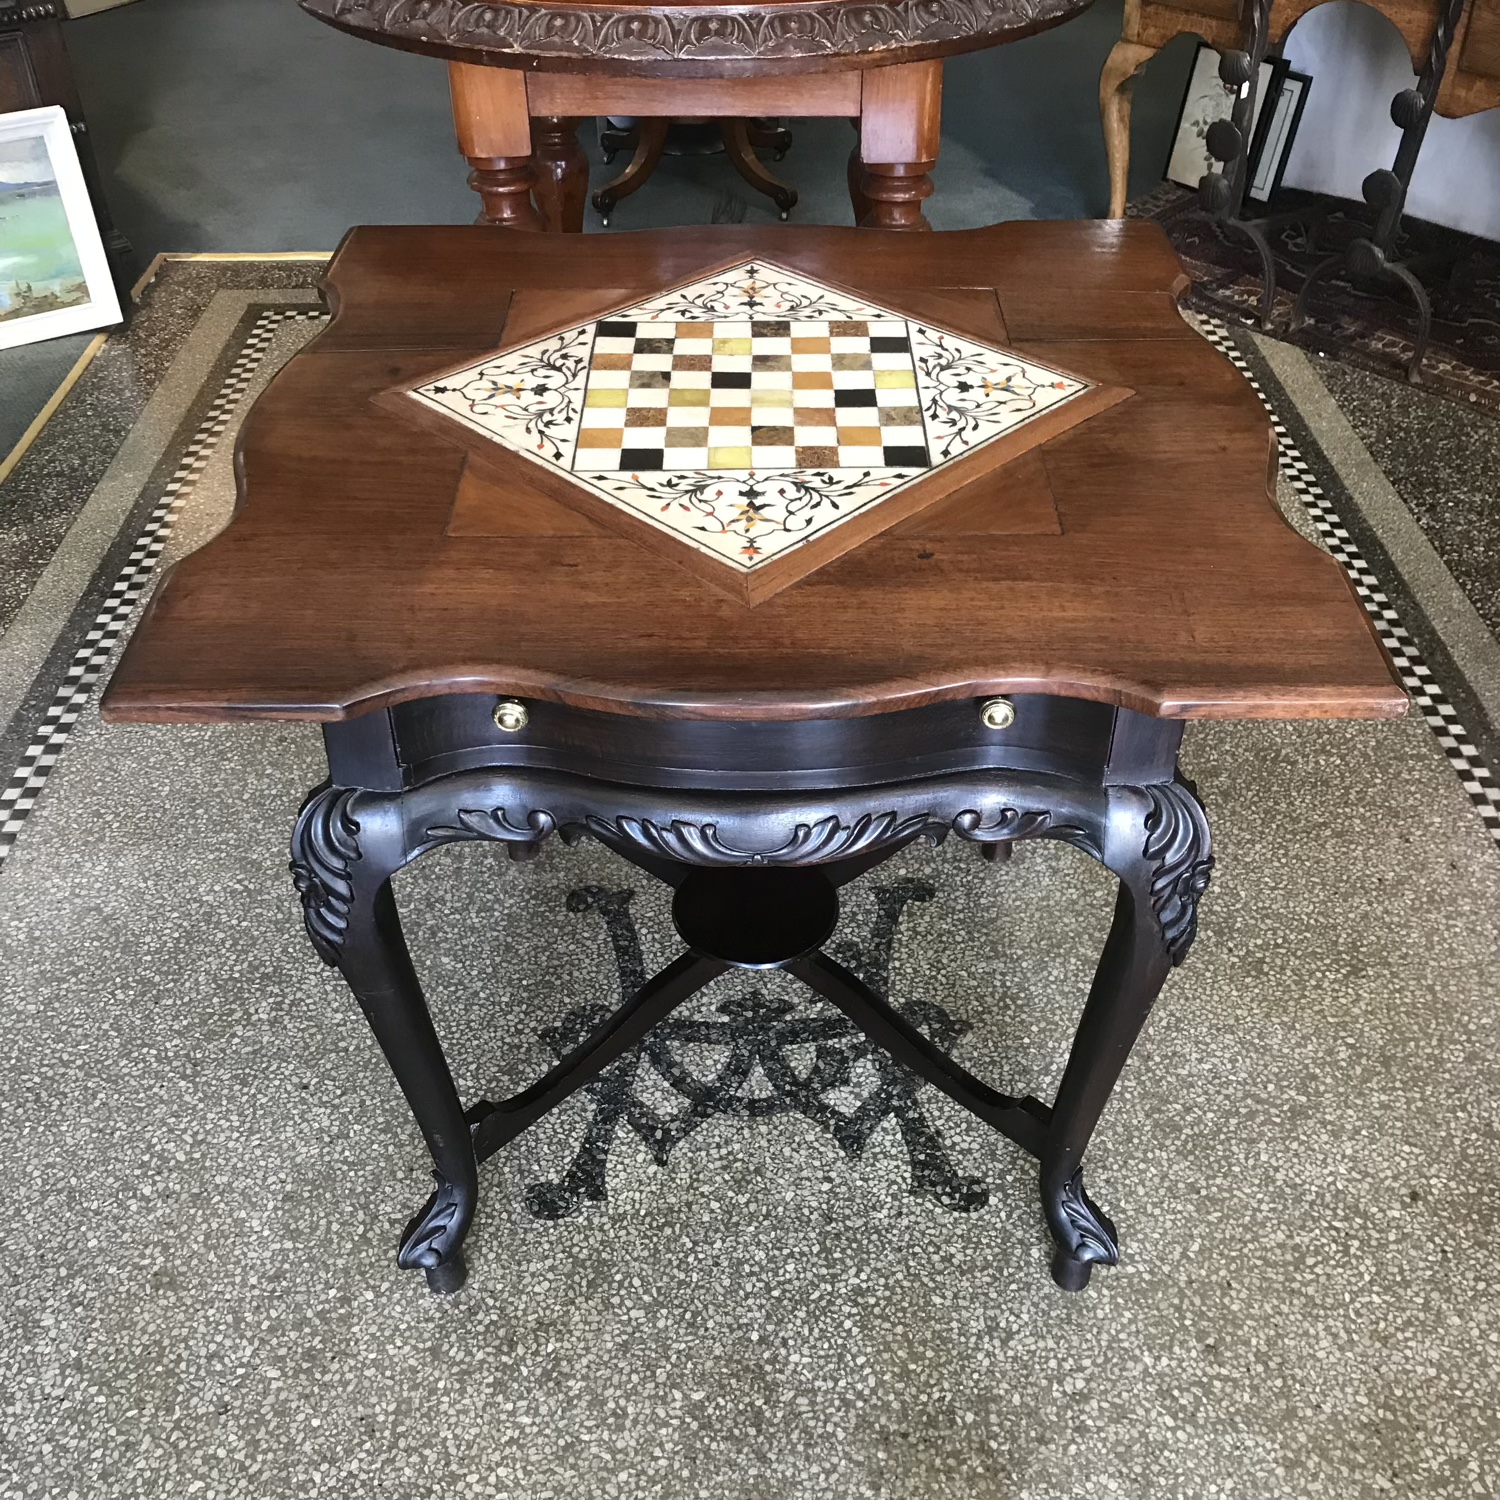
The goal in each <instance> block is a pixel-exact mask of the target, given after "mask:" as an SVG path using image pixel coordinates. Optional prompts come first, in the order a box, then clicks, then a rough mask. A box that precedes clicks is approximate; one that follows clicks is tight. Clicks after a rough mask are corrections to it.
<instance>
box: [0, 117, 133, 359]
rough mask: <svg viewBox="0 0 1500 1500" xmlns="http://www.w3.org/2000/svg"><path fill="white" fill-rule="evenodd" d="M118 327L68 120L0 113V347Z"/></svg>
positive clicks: (103, 256) (111, 284) (113, 293)
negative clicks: (115, 325)
mask: <svg viewBox="0 0 1500 1500" xmlns="http://www.w3.org/2000/svg"><path fill="white" fill-rule="evenodd" d="M121 321H122V317H121V311H120V298H119V294H118V293H117V292H116V290H115V285H114V280H113V278H112V277H111V275H110V266H109V260H108V257H107V256H106V254H105V251H104V242H103V240H102V238H101V237H100V233H99V225H98V223H97V222H96V220H95V218H94V208H93V204H92V202H91V201H90V199H89V191H88V186H87V184H86V183H85V181H84V177H83V169H82V167H81V166H80V165H79V162H78V151H77V148H76V147H75V146H74V144H73V134H72V131H71V130H70V129H69V127H68V117H67V114H66V113H65V112H64V110H63V109H62V108H61V107H60V106H59V105H55V104H52V105H47V106H45V107H44V108H42V109H21V110H15V111H13V112H11V113H9V114H0V349H14V348H17V347H18V346H20V345H22V344H34V343H39V342H40V341H41V340H43V339H52V338H58V337H61V336H62V335H63V334H69V333H87V332H90V331H92V330H94V329H98V328H108V327H110V326H112V325H113V324H116V323H119V322H121Z"/></svg>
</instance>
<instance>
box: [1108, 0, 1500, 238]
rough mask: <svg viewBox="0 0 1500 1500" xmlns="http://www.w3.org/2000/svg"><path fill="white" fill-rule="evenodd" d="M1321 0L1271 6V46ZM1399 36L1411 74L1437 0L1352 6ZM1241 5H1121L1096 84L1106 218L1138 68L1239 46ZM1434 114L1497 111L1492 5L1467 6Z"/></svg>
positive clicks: (1116, 206)
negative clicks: (1177, 48)
mask: <svg viewBox="0 0 1500 1500" xmlns="http://www.w3.org/2000/svg"><path fill="white" fill-rule="evenodd" d="M1323 3H1324V0H1274V4H1273V5H1272V7H1271V33H1270V40H1271V42H1272V43H1277V42H1282V41H1285V40H1286V37H1287V34H1288V33H1289V32H1290V31H1291V29H1292V27H1293V26H1295V25H1296V24H1297V22H1298V21H1300V20H1301V19H1302V17H1303V16H1305V15H1306V14H1307V13H1308V12H1309V11H1311V10H1315V9H1316V8H1317V7H1318V6H1319V5H1321V4H1323ZM1360 3H1361V4H1364V5H1369V6H1371V7H1372V8H1374V9H1375V10H1378V11H1379V12H1380V13H1381V14H1382V15H1383V16H1385V17H1386V19H1387V20H1388V21H1390V23H1391V24H1392V25H1393V26H1394V27H1395V28H1396V30H1397V31H1398V32H1399V33H1400V35H1401V39H1402V41H1403V42H1404V43H1405V44H1406V50H1407V51H1408V52H1409V53H1410V54H1411V65H1412V71H1413V72H1416V73H1420V72H1421V71H1422V67H1423V65H1424V64H1425V63H1426V61H1427V54H1428V51H1429V49H1430V47H1431V45H1432V35H1433V32H1434V30H1435V29H1436V27H1437V20H1438V13H1439V11H1440V9H1441V4H1442V0H1360ZM1245 25H1246V17H1245V12H1244V10H1243V8H1242V4H1241V0H1125V24H1124V26H1123V27H1122V28H1121V32H1120V40H1119V41H1118V42H1116V43H1115V46H1114V50H1113V51H1112V52H1111V53H1110V55H1109V57H1108V59H1107V60H1106V62H1105V64H1104V71H1103V73H1102V74H1101V76H1100V80H1099V112H1100V118H1101V120H1102V121H1103V125H1104V147H1105V152H1106V154H1107V155H1108V158H1109V183H1110V196H1109V216H1110V217H1111V218H1113V219H1119V218H1123V217H1124V215H1125V201H1126V193H1127V184H1128V179H1129V176H1130V96H1131V93H1132V91H1133V89H1134V87H1135V81H1136V79H1137V78H1138V77H1139V76H1140V74H1141V71H1142V69H1144V68H1145V66H1146V64H1147V63H1149V62H1150V61H1151V59H1152V58H1153V57H1155V56H1156V54H1157V53H1158V52H1159V51H1160V50H1161V49H1162V48H1163V47H1165V46H1166V44H1167V43H1168V42H1170V41H1171V40H1172V38H1173V37H1175V36H1180V35H1182V34H1183V33H1184V32H1189V33H1193V34H1196V35H1197V36H1201V37H1202V38H1203V40H1204V41H1206V42H1207V43H1209V45H1210V46H1213V47H1217V48H1218V49H1219V50H1220V51H1221V52H1222V51H1226V50H1229V49H1232V48H1236V47H1243V46H1244V44H1245ZM1436 108H1437V113H1438V114H1440V115H1446V116H1448V117H1449V118H1451V119H1457V118H1460V117H1462V116H1464V115H1472V114H1478V113H1479V112H1480V111H1482V110H1487V109H1495V108H1500V0H1469V3H1468V6H1467V7H1466V9H1465V12H1464V15H1463V17H1462V18H1461V19H1460V21H1459V25H1458V31H1457V33H1456V34H1455V36H1454V39H1453V49H1452V53H1451V55H1450V60H1449V64H1448V71H1447V73H1446V74H1445V76H1444V78H1443V82H1442V85H1441V87H1440V88H1439V89H1438V95H1437V106H1436Z"/></svg>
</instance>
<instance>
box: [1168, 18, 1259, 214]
mask: <svg viewBox="0 0 1500 1500" xmlns="http://www.w3.org/2000/svg"><path fill="white" fill-rule="evenodd" d="M1287 71H1288V64H1287V63H1286V62H1284V61H1283V60H1282V59H1280V58H1274V57H1268V58H1266V59H1265V61H1264V62H1262V63H1261V65H1260V79H1259V83H1258V87H1257V88H1256V93H1255V114H1254V117H1253V118H1252V120H1251V122H1250V162H1249V169H1250V174H1251V176H1252V177H1253V175H1254V172H1255V163H1256V153H1257V151H1258V149H1259V146H1260V142H1261V138H1262V136H1263V135H1264V132H1265V127H1266V126H1267V124H1268V123H1269V121H1270V115H1269V114H1268V113H1267V110H1266V104H1267V102H1268V101H1269V100H1271V99H1272V98H1274V97H1275V95H1276V93H1277V90H1278V80H1279V78H1280V77H1281V75H1283V74H1285V73H1286V72H1287ZM1233 107H1234V94H1233V91H1232V90H1230V89H1228V88H1226V87H1225V86H1224V85H1223V84H1222V83H1221V82H1220V81H1219V53H1218V51H1217V49H1216V48H1213V47H1210V46H1209V44H1208V43H1207V42H1199V43H1198V51H1197V53H1196V54H1195V55H1194V57H1193V66H1192V69H1191V70H1190V71H1189V73H1188V81H1187V87H1186V88H1185V89H1184V90H1183V95H1182V107H1181V109H1179V111H1178V114H1177V129H1176V131H1175V132H1174V134H1173V137H1172V148H1171V152H1170V154H1169V155H1168V157H1167V165H1166V169H1165V171H1164V172H1163V176H1165V177H1166V178H1167V180H1168V181H1169V182H1175V183H1177V184H1178V186H1179V187H1185V188H1193V189H1194V190H1196V189H1197V187H1198V184H1199V183H1200V182H1201V181H1202V180H1203V178H1204V177H1205V175H1207V174H1208V173H1209V172H1217V171H1219V170H1220V167H1221V165H1222V164H1221V163H1220V162H1218V161H1217V160H1215V158H1213V157H1212V156H1210V155H1209V154H1208V139H1207V137H1208V128H1209V126H1210V125H1212V124H1213V123H1214V122H1215V121H1217V120H1227V119H1228V118H1229V113H1230V110H1231V109H1232V108H1233Z"/></svg>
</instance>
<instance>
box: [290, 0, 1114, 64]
mask: <svg viewBox="0 0 1500 1500" xmlns="http://www.w3.org/2000/svg"><path fill="white" fill-rule="evenodd" d="M299 3H300V4H301V6H302V9H303V10H305V11H306V12H307V13H308V14H309V15H311V16H316V17H317V18H318V20H320V21H326V22H327V23H328V24H329V25H330V26H336V27H338V28H339V30H341V31H347V32H349V33H351V34H352V35H354V36H359V37H364V38H365V39H366V40H368V41H372V42H380V43H382V44H383V45H385V46H388V47H399V48H401V49H402V50H404V51H407V52H422V53H426V54H427V55H429V56H433V57H444V58H447V59H448V60H449V61H450V62H463V63H486V64H491V65H494V66H498V67H524V68H528V69H535V70H539V71H543V72H546V71H552V70H558V71H566V72H588V73H605V74H618V75H624V76H635V77H653V78H753V77H758V76H762V75H774V74H784V73H809V72H828V71H834V70H837V69H839V68H848V67H859V68H864V67H869V66H880V65H884V64H888V63H907V62H920V61H923V60H926V59H930V58H937V57H947V56H950V55H952V54H953V53H957V52H972V51H974V50H976V49H977V48H980V47H991V46H994V45H996V44H997V43H999V42H1011V41H1018V40H1019V39H1020V38H1021V37H1025V36H1030V35H1032V34H1033V33H1034V32H1038V31H1045V30H1046V29H1047V28H1048V27H1051V26H1056V25H1058V24H1059V23H1060V22H1062V21H1067V20H1070V19H1071V18H1072V17H1073V16H1076V15H1079V14H1080V13H1081V12H1083V11H1085V10H1087V9H1088V7H1089V5H1090V3H1091V0H686V3H679V4H677V5H647V4H645V3H643V0H497V3H495V4H488V5H475V4H472V3H470V0H299Z"/></svg>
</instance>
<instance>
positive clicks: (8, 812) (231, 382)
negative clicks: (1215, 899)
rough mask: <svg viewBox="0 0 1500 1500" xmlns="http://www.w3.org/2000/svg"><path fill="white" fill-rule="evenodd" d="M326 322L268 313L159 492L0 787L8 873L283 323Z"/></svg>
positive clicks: (297, 313)
mask: <svg viewBox="0 0 1500 1500" xmlns="http://www.w3.org/2000/svg"><path fill="white" fill-rule="evenodd" d="M324 316H325V314H324V313H323V312H321V311H318V310H302V309H292V308H286V309H277V310H272V311H268V312H264V313H262V314H261V315H260V317H259V318H258V319H257V320H256V323H255V326H254V328H253V329H252V331H251V333H250V335H249V337H248V338H247V339H246V341H245V344H244V347H243V348H242V349H241V350H240V352H239V355H238V356H237V358H236V359H235V361H234V364H233V366H232V367H231V368H230V370H229V372H228V374H227V375H226V376H225V379H224V384H223V385H222V386H221V387H220V388H219V390H218V392H217V394H216V395H215V396H214V399H213V402H212V403H211V405H210V406H209V409H208V411H207V413H206V414H205V415H204V418H203V422H202V424H201V425H200V426H199V427H198V429H197V430H196V431H195V432H194V434H193V436H192V439H191V440H190V441H189V443H188V445H187V447H186V449H185V450H184V451H183V454H182V458H181V460H180V462H179V463H178V465H177V467H176V469H175V471H174V472H173V474H172V476H171V478H170V479H169V480H167V482H166V484H165V485H164V486H163V487H162V490H161V493H160V495H159V497H158V499H157V503H156V505H155V507H154V508H153V509H152V511H151V514H150V516H149V517H148V518H147V520H146V523H145V526H144V527H143V529H142V531H141V534H140V535H139V536H138V537H137V538H136V540H135V543H134V545H133V546H132V548H131V550H130V555H129V556H128V557H127V558H126V560H125V563H124V566H123V567H122V568H121V570H120V573H119V576H118V577H117V578H116V579H115V580H114V582H113V584H112V585H111V587H110V590H109V593H108V595H107V596H106V597H105V599H104V601H103V603H102V604H101V605H100V608H99V613H98V615H97V616H96V617H95V619H94V621H93V624H92V625H91V626H90V627H89V629H88V630H87V631H86V632H85V633H84V636H83V639H82V641H81V642H80V644H79V646H78V648H77V650H76V651H75V652H74V654H73V658H72V660H71V661H70V662H69V663H68V666H67V668H66V670H65V671H64V672H63V674H62V679H61V681H60V682H58V684H57V686H56V688H55V690H54V691H53V693H52V697H51V701H50V702H49V703H48V704H47V707H46V709H45V711H44V712H43V714H42V717H41V720H40V722H39V723H38V724H37V725H36V728H35V730H34V732H33V733H32V735H31V739H30V743H29V744H28V745H27V746H26V749H25V750H24V751H23V752H22V754H21V756H20V759H19V760H18V761H17V763H16V765H15V767H14V769H13V771H12V772H11V775H10V776H9V778H8V779H7V780H5V781H4V782H3V784H0V868H3V867H4V862H5V860H6V859H7V858H8V857H9V856H10V853H11V850H12V849H13V848H14V847H15V843H16V840H17V839H18V838H19V837H20V835H21V831H22V829H24V828H25V826H26V822H27V820H28V818H29V817H30V816H31V812H32V809H33V808H34V807H35V806H36V802H37V798H38V797H40V796H41V794H42V789H43V788H44V787H45V786H46V784H47V779H48V777H50V776H51V774H52V771H53V768H54V767H55V766H56V765H57V763H58V761H59V759H60V758H61V756H62V753H63V751H64V750H65V749H66V748H67V745H68V742H69V740H70V739H71V738H72V735H73V729H74V726H75V725H76V724H77V723H78V720H79V717H80V715H81V714H82V713H83V711H84V709H85V708H86V707H87V706H88V704H89V702H90V700H91V699H92V698H93V696H94V693H95V691H96V690H97V688H98V685H99V680H100V678H101V677H102V676H103V675H104V671H105V669H106V668H107V667H108V665H109V662H110V659H111V658H112V657H113V655H114V653H115V651H116V650H117V649H118V647H119V645H120V642H121V640H122V638H123V637H124V636H125V634H126V632H127V630H128V629H129V628H130V625H131V622H132V621H133V619H134V618H135V614H136V611H137V610H138V609H139V608H140V605H141V601H142V599H143V598H144V597H145V594H146V590H147V589H148V588H149V587H150V585H151V582H152V580H153V579H154V577H155V576H156V569H157V565H158V564H159V563H160V561H161V556H162V553H163V551H164V550H165V548H166V546H167V543H168V542H169V541H170V540H171V537H172V531H173V528H174V527H175V525H176V522H177V517H178V514H179V513H180V511H181V510H182V507H183V504H184V503H185V502H186V500H187V499H188V498H189V497H190V496H191V494H192V492H193V487H194V486H195V485H196V484H197V482H198V479H199V478H200V477H201V475H202V473H203V471H204V468H205V467H206V466H207V464H208V461H209V459H210V457H211V456H212V455H213V452H214V450H215V449H216V448H217V447H218V445H219V442H220V440H221V439H222V438H223V436H224V434H225V432H226V431H227V430H228V427H229V424H230V421H231V420H232V418H233V417H234V414H235V412H236V410H237V409H238V407H239V403H240V402H241V400H242V399H243V398H244V395H245V392H246V391H247V390H248V389H249V387H250V382H251V381H252V380H253V379H254V377H255V373H256V371H257V370H258V369H259V368H260V366H261V364H262V363H263V362H264V360H265V357H266V353H267V351H268V350H269V348H270V346H271V340H272V338H273V336H274V335H275V333H276V330H277V328H279V327H280V326H281V325H282V324H283V323H293V322H317V321H321V320H322V319H323V318H324Z"/></svg>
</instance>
